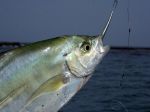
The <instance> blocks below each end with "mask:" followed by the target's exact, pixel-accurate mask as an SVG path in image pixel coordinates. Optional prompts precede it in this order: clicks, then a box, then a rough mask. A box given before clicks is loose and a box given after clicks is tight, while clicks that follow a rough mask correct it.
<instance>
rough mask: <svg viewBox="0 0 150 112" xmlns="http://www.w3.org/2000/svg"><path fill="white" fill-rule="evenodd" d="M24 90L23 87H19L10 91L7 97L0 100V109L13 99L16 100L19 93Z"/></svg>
mask: <svg viewBox="0 0 150 112" xmlns="http://www.w3.org/2000/svg"><path fill="white" fill-rule="evenodd" d="M24 89H25V85H23V86H20V87H18V88H16V89H14V90H13V91H11V92H10V93H9V94H8V95H7V96H5V97H4V98H2V99H0V109H1V108H3V107H4V106H5V105H7V104H8V103H10V102H11V101H12V100H13V99H14V98H16V97H17V96H18V95H19V94H20V93H22V92H23V91H24Z"/></svg>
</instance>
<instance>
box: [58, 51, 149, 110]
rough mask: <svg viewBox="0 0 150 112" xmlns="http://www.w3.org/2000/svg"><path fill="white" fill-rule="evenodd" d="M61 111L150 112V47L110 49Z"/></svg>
mask: <svg viewBox="0 0 150 112" xmlns="http://www.w3.org/2000/svg"><path fill="white" fill-rule="evenodd" d="M61 112H150V50H110V52H109V53H108V55H107V56H106V57H105V58H104V60H102V62H101V63H100V64H99V66H98V67H97V69H96V71H95V73H94V74H93V77H92V78H91V79H90V80H89V82H88V83H87V84H86V86H85V87H83V88H82V89H81V91H80V92H79V93H77V95H76V96H75V97H73V98H72V100H71V101H70V102H69V103H68V104H67V105H66V106H64V107H63V108H62V109H61Z"/></svg>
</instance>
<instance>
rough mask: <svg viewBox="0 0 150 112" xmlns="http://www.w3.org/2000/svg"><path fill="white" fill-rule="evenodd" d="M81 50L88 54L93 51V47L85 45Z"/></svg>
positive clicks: (88, 44)
mask: <svg viewBox="0 0 150 112" xmlns="http://www.w3.org/2000/svg"><path fill="white" fill-rule="evenodd" d="M81 50H82V51H84V52H88V51H90V50H91V45H90V43H83V44H82V46H81Z"/></svg>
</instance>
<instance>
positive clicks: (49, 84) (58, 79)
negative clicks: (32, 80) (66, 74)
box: [28, 75, 64, 103]
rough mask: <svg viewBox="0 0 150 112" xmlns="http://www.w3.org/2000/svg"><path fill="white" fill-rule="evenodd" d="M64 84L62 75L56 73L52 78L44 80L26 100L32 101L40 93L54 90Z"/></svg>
mask: <svg viewBox="0 0 150 112" xmlns="http://www.w3.org/2000/svg"><path fill="white" fill-rule="evenodd" d="M62 85H64V79H63V76H62V75H57V76H55V77H53V78H50V79H48V80H47V81H46V82H44V83H43V84H42V85H41V86H40V87H39V88H37V90H36V91H35V92H34V93H33V94H32V95H31V97H30V98H29V100H28V103H29V102H32V101H33V100H34V99H36V98H37V97H39V96H40V95H41V94H42V93H48V92H52V91H55V90H58V89H59V88H60V87H62Z"/></svg>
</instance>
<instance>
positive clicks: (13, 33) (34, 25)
mask: <svg viewBox="0 0 150 112" xmlns="http://www.w3.org/2000/svg"><path fill="white" fill-rule="evenodd" d="M113 2H114V0H24V1H20V0H13V1H12V0H0V42H1V43H3V44H5V46H3V44H1V46H0V52H3V51H6V50H8V49H12V48H14V47H17V46H21V45H24V44H23V43H28V42H29V43H30V42H35V41H39V40H45V39H49V38H53V37H56V36H60V35H66V34H67V35H98V34H100V33H101V31H102V29H103V27H104V26H105V24H106V22H107V20H108V17H109V16H110V12H111V9H112V5H113ZM149 5H150V1H149V0H118V6H117V8H116V10H115V13H114V15H113V19H112V22H111V25H110V28H109V30H108V32H107V34H106V38H105V40H104V43H105V44H108V45H110V46H112V49H111V50H110V52H109V53H108V55H107V56H106V57H105V58H104V60H103V61H102V63H101V64H100V65H99V66H98V67H97V69H96V71H95V73H94V75H93V77H92V78H91V80H90V81H89V82H88V83H87V85H86V86H85V87H84V88H83V89H82V90H81V91H80V92H79V93H78V94H77V95H76V96H75V97H74V98H73V99H72V100H71V101H70V102H69V103H68V104H67V105H66V106H64V107H63V108H62V109H61V110H60V112H150V69H149V68H150V50H149V48H150V38H149V35H150V31H149V30H150V13H149V11H150V6H149ZM7 42H18V43H14V45H12V46H9V45H10V44H9V43H7ZM125 48H126V49H125ZM129 48H130V49H129ZM131 48H132V49H131Z"/></svg>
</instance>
